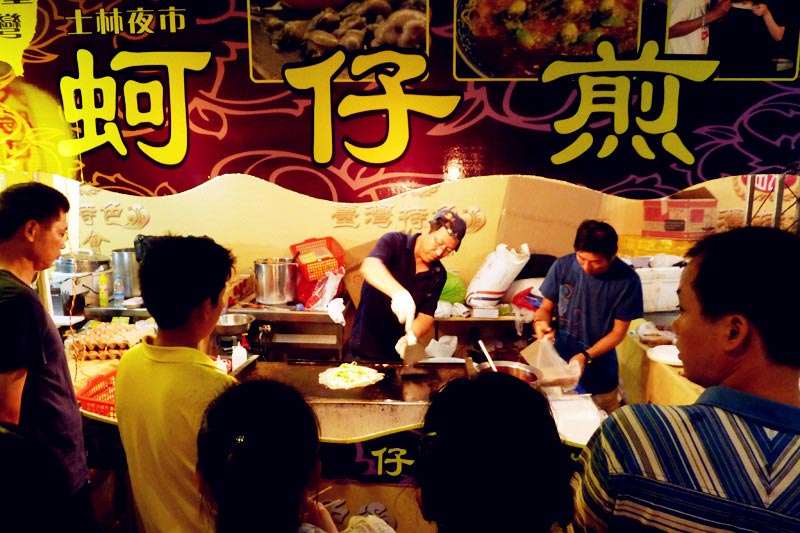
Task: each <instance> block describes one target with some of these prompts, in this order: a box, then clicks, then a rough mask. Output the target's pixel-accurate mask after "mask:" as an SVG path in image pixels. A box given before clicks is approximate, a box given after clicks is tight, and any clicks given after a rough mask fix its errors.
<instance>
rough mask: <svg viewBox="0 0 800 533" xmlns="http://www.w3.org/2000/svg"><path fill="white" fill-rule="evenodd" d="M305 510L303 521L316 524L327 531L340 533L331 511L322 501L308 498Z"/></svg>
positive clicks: (326, 532)
mask: <svg viewBox="0 0 800 533" xmlns="http://www.w3.org/2000/svg"><path fill="white" fill-rule="evenodd" d="M303 510H304V511H305V512H304V514H303V517H302V520H303V522H306V523H308V524H312V525H315V526H317V527H318V528H320V529H323V530H325V533H338V531H339V530H338V529H337V527H336V523H335V522H334V521H333V517H332V516H331V513H330V512H328V510H327V509H326V508H325V506H324V505H322V504H321V503H320V502H318V501H314V499H312V498H307V499H306V504H305V508H304V509H303Z"/></svg>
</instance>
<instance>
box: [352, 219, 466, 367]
mask: <svg viewBox="0 0 800 533" xmlns="http://www.w3.org/2000/svg"><path fill="white" fill-rule="evenodd" d="M466 232H467V224H466V223H465V222H464V220H463V219H462V218H461V217H459V216H458V215H457V214H456V213H454V212H453V211H451V210H448V209H443V210H441V211H439V212H438V213H436V215H435V216H434V217H433V220H431V221H430V223H429V225H428V227H426V228H425V229H423V231H422V233H416V234H414V235H408V234H405V233H400V232H396V231H395V232H390V233H387V234H385V235H383V236H382V237H381V238H380V239H378V243H377V244H376V245H375V248H373V249H372V251H371V252H370V253H369V256H368V257H366V258H365V259H364V261H363V262H362V264H361V273H362V274H363V276H364V284H363V285H362V286H361V300H360V301H359V305H358V310H357V311H356V316H355V320H354V321H353V331H352V333H351V334H350V358H351V359H353V360H356V361H390V362H398V361H400V356H399V355H398V353H397V351H396V350H395V346H396V345H397V343H398V340H400V339H401V338H402V337H403V336H404V335H405V336H407V338H412V337H413V338H414V339H416V338H419V337H421V336H422V335H424V334H425V333H427V332H428V331H429V330H430V329H431V326H433V315H434V313H435V312H436V305H437V303H438V302H439V296H441V293H442V288H443V287H444V283H445V281H446V279H447V271H446V270H445V268H444V266H443V265H442V263H441V260H442V259H443V258H444V257H446V256H447V255H448V254H450V253H451V252H453V251H455V250H458V248H459V246H461V240H462V239H463V238H464V234H465V233H466Z"/></svg>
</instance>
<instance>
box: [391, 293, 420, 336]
mask: <svg viewBox="0 0 800 533" xmlns="http://www.w3.org/2000/svg"><path fill="white" fill-rule="evenodd" d="M392 312H393V313H394V314H395V316H397V320H398V321H399V322H400V323H401V324H405V326H406V332H409V331H411V324H412V323H413V322H414V316H415V315H416V314H417V305H416V304H415V303H414V298H412V297H411V293H410V292H408V291H407V290H402V291H398V292H396V293H394V294H393V295H392Z"/></svg>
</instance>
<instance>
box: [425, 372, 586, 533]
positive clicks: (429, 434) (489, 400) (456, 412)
mask: <svg viewBox="0 0 800 533" xmlns="http://www.w3.org/2000/svg"><path fill="white" fill-rule="evenodd" d="M422 431H423V436H422V438H421V440H420V449H419V455H418V457H417V461H416V464H415V467H416V468H415V476H416V479H417V486H418V488H419V491H420V499H421V507H422V515H423V517H424V518H425V519H426V520H428V521H431V522H435V523H436V526H437V529H438V531H439V532H440V533H447V532H463V531H516V530H520V531H532V532H549V531H550V528H551V526H552V524H553V523H554V522H559V523H561V524H566V523H568V522H569V521H570V520H571V517H572V492H571V490H570V486H569V480H570V477H571V474H572V471H573V469H572V463H571V461H570V459H569V456H568V452H567V448H566V446H565V445H564V444H563V443H562V441H561V438H560V436H559V434H558V430H557V428H556V424H555V421H554V419H553V416H552V414H551V411H550V405H549V403H548V401H547V398H546V397H545V396H544V395H543V394H542V393H541V392H539V391H538V390H535V389H534V388H532V387H531V386H530V385H529V384H527V383H525V382H523V381H521V380H519V379H517V378H515V377H513V376H510V375H508V374H504V373H491V372H490V373H484V374H479V375H478V376H477V378H475V379H474V380H471V379H467V378H458V379H455V380H453V381H450V382H449V383H447V384H446V385H445V386H444V387H443V388H441V389H440V390H439V391H437V392H436V393H434V394H433V395H432V396H431V401H430V406H429V408H428V411H427V413H426V414H425V422H424V425H423V430H422Z"/></svg>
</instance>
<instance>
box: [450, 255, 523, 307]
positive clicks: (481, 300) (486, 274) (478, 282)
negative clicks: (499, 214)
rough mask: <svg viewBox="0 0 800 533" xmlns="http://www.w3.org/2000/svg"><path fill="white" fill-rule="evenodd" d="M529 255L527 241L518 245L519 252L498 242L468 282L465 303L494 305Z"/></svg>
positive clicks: (481, 305) (475, 305) (476, 305)
mask: <svg viewBox="0 0 800 533" xmlns="http://www.w3.org/2000/svg"><path fill="white" fill-rule="evenodd" d="M530 257H531V252H530V249H528V244H527V243H523V244H522V246H520V251H519V252H517V251H516V250H514V249H513V248H509V247H508V245H507V244H498V245H497V248H495V250H494V251H493V252H491V253H490V254H489V255H488V256H486V259H484V261H483V264H482V265H481V267H480V268H479V269H478V272H477V273H476V274H475V276H474V277H473V278H472V281H470V282H469V286H467V298H466V304H467V305H469V306H471V307H495V306H496V305H497V304H499V303H500V298H502V297H503V294H505V292H506V290H507V289H508V287H509V286H510V285H511V282H513V281H514V278H516V277H517V274H519V273H520V272H522V269H523V268H524V267H525V265H526V264H527V263H528V259H530Z"/></svg>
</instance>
